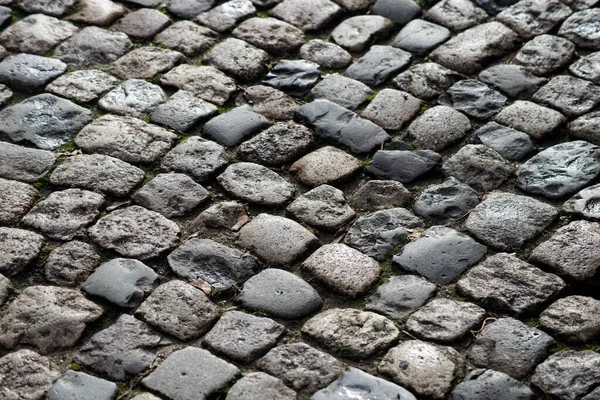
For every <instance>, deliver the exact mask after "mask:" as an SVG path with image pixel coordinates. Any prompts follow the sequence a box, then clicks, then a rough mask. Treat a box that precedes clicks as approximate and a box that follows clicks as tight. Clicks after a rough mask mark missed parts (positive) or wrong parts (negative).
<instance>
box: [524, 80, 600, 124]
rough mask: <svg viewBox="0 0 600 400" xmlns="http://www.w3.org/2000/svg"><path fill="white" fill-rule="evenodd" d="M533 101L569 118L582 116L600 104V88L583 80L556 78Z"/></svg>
mask: <svg viewBox="0 0 600 400" xmlns="http://www.w3.org/2000/svg"><path fill="white" fill-rule="evenodd" d="M533 100H535V101H537V102H540V103H543V104H548V105H549V106H550V107H553V108H556V109H558V110H559V111H561V112H562V113H563V114H566V115H568V116H580V115H581V114H585V113H587V112H589V111H591V110H592V109H593V108H594V107H596V106H597V105H598V104H600V88H599V87H598V86H596V85H594V84H592V83H591V82H588V81H585V80H583V79H579V78H574V77H572V76H556V77H554V78H552V79H551V80H550V82H548V83H547V84H546V85H545V86H543V87H542V88H541V89H540V90H538V91H537V92H536V93H535V94H534V95H533Z"/></svg>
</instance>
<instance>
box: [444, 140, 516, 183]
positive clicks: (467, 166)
mask: <svg viewBox="0 0 600 400" xmlns="http://www.w3.org/2000/svg"><path fill="white" fill-rule="evenodd" d="M515 169H516V168H515V166H514V165H512V164H511V163H509V162H508V161H506V160H505V159H504V158H503V157H502V156H501V155H500V154H498V153H497V152H496V150H494V149H492V148H490V147H487V146H484V145H481V144H468V145H465V146H464V147H462V148H461V149H460V150H458V151H457V152H456V153H455V154H454V155H453V156H452V157H450V158H449V159H448V160H446V162H445V163H444V165H442V172H443V173H444V175H446V176H453V177H455V178H457V179H458V180H460V181H461V182H463V183H466V184H467V185H469V186H471V187H472V188H473V189H475V190H477V191H479V192H489V191H490V190H494V189H496V188H498V187H499V186H501V185H502V184H503V183H504V182H505V181H506V180H507V179H508V178H509V177H510V176H511V175H512V174H513V172H515Z"/></svg>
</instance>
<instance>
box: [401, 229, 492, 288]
mask: <svg viewBox="0 0 600 400" xmlns="http://www.w3.org/2000/svg"><path fill="white" fill-rule="evenodd" d="M486 250H487V249H486V247H485V246H483V245H481V244H479V243H477V242H476V241H475V240H473V239H471V238H470V237H469V236H467V235H465V234H462V233H460V232H458V231H455V230H454V229H450V228H446V227H444V226H433V227H431V228H429V229H427V230H426V231H425V232H423V233H422V234H421V236H420V237H419V238H418V239H417V240H415V241H414V242H410V243H408V244H407V245H405V246H404V247H403V248H402V249H400V251H399V252H398V253H396V254H395V255H394V259H393V261H394V263H395V264H398V265H400V266H401V267H402V268H403V269H406V270H408V271H411V272H417V273H419V274H421V275H423V276H425V277H426V278H428V279H430V280H432V281H434V282H436V283H440V284H447V283H450V282H452V281H453V280H454V278H456V277H457V276H459V275H460V274H462V273H463V272H465V271H466V270H467V269H469V268H470V267H472V266H473V265H475V264H477V263H478V262H479V260H481V259H482V258H483V256H484V255H485V253H486Z"/></svg>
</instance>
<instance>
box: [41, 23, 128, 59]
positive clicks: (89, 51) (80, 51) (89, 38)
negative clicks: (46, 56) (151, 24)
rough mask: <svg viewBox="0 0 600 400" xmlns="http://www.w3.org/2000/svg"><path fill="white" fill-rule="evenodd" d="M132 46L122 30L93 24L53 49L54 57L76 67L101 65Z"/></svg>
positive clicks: (117, 56)
mask: <svg viewBox="0 0 600 400" xmlns="http://www.w3.org/2000/svg"><path fill="white" fill-rule="evenodd" d="M132 47H133V43H131V40H129V38H128V37H127V35H126V34H124V33H122V32H110V31H107V30H104V29H101V28H98V27H95V26H89V27H86V28H83V29H82V30H80V31H79V32H78V33H76V34H75V35H74V36H72V37H71V38H70V39H68V40H67V41H65V42H63V43H61V44H60V45H59V46H58V47H57V48H56V49H55V50H54V54H53V55H54V57H56V58H58V59H60V60H62V61H64V62H66V63H67V64H74V65H77V66H78V67H87V66H91V65H103V64H108V63H111V62H113V61H115V60H116V59H117V58H119V57H121V56H122V55H123V54H125V53H127V52H128V51H129V50H130V49H131V48H132Z"/></svg>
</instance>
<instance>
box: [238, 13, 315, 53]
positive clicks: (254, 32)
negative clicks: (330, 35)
mask: <svg viewBox="0 0 600 400" xmlns="http://www.w3.org/2000/svg"><path fill="white" fill-rule="evenodd" d="M232 34H233V36H234V37H236V38H238V39H242V40H245V41H246V42H248V43H250V44H253V45H254V46H256V47H258V48H261V49H263V50H265V51H266V52H269V53H271V54H274V55H284V54H287V53H290V52H292V51H294V50H295V49H297V48H299V47H300V46H302V45H303V44H304V43H305V42H306V38H305V36H304V34H303V33H302V31H301V30H300V29H298V28H296V27H295V26H293V25H290V24H288V23H287V22H284V21H279V20H277V19H275V18H250V19H247V20H245V21H244V22H242V23H241V24H239V25H238V26H237V28H235V29H234V30H233V32H232Z"/></svg>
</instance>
